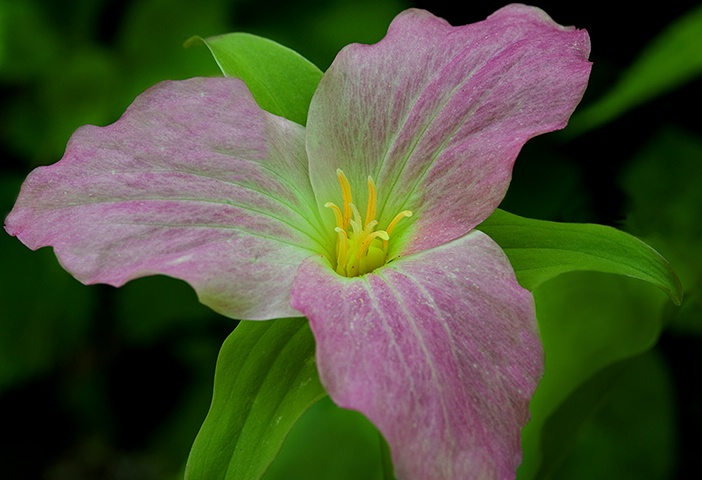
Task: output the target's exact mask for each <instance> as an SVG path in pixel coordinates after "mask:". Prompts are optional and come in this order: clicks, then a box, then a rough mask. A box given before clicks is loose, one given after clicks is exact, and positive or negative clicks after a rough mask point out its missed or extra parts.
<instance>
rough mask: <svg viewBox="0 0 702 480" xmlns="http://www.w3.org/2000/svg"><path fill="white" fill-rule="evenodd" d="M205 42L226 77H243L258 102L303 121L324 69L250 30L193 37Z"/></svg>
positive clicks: (263, 106)
mask: <svg viewBox="0 0 702 480" xmlns="http://www.w3.org/2000/svg"><path fill="white" fill-rule="evenodd" d="M196 42H203V43H204V44H205V45H207V48H209V49H210V52H211V53H212V56H213V57H214V58H215V60H216V62H217V65H219V68H220V69H221V70H222V73H223V74H224V75H225V76H227V77H236V78H240V79H242V80H243V81H244V82H245V83H246V85H247V86H248V87H249V90H251V93H252V94H253V97H254V99H256V102H257V103H258V105H259V106H260V107H261V108H262V109H264V110H267V111H269V112H271V113H274V114H276V115H280V116H282V117H285V118H287V119H289V120H292V121H294V122H297V123H299V124H300V125H304V124H305V123H307V110H308V106H309V104H310V101H311V100H312V95H313V94H314V91H315V90H316V89H317V84H318V83H319V80H320V79H321V78H322V72H321V70H319V69H318V68H317V67H316V66H314V64H312V63H311V62H309V61H308V60H307V59H306V58H304V57H303V56H301V55H299V54H298V53H297V52H295V51H293V50H290V49H289V48H287V47H284V46H282V45H280V44H278V43H276V42H274V41H272V40H268V39H267V38H262V37H257V36H256V35H250V34H247V33H230V34H227V35H220V36H218V37H210V38H206V39H202V38H200V37H193V38H191V39H190V40H189V41H188V42H187V43H186V45H192V44H193V43H196Z"/></svg>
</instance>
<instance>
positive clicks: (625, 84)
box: [568, 5, 702, 135]
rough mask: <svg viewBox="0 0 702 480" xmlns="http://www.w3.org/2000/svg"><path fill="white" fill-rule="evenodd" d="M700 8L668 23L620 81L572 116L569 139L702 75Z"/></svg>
mask: <svg viewBox="0 0 702 480" xmlns="http://www.w3.org/2000/svg"><path fill="white" fill-rule="evenodd" d="M700 45H702V5H698V6H697V7H696V8H694V9H692V10H691V11H690V12H688V13H687V14H686V15H683V16H682V17H680V18H679V19H678V20H677V21H676V22H674V23H671V24H670V25H668V27H667V28H666V29H665V31H663V32H661V33H660V35H658V36H657V37H656V38H654V39H653V41H652V42H651V43H650V44H649V45H648V46H647V47H646V48H644V49H643V50H642V51H641V53H640V54H639V56H638V58H637V59H636V60H635V61H634V62H633V63H632V65H631V66H630V67H629V68H628V69H627V70H626V71H625V72H624V74H623V75H622V76H621V78H620V79H619V81H618V82H617V83H615V84H614V85H613V86H612V88H611V89H610V90H609V91H608V92H607V93H606V94H605V95H603V96H602V97H600V98H599V99H598V100H597V101H596V102H593V103H591V104H590V105H588V106H587V107H586V108H583V109H581V110H579V111H578V112H576V113H575V115H573V118H572V120H571V122H570V123H571V126H570V128H569V130H568V133H569V134H570V135H578V134H581V133H584V132H586V131H588V130H591V129H593V128H597V127H599V126H602V125H605V124H607V123H608V122H611V121H612V120H614V119H616V118H618V117H619V116H620V115H622V114H624V113H626V112H627V111H629V110H631V109H633V108H635V107H637V106H639V105H641V104H643V103H645V102H647V101H650V100H652V99H654V98H655V97H658V96H660V95H663V94H665V93H668V92H670V91H671V90H674V89H675V88H676V87H680V86H682V85H684V84H685V83H687V82H689V81H691V80H693V79H695V78H696V77H698V76H699V75H700V74H702V49H701V48H700V47H699V46H700Z"/></svg>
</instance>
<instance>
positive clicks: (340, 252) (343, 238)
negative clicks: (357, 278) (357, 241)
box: [334, 227, 349, 275]
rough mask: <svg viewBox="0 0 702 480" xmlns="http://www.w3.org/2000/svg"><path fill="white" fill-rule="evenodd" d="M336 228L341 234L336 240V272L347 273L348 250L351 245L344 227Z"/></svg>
mask: <svg viewBox="0 0 702 480" xmlns="http://www.w3.org/2000/svg"><path fill="white" fill-rule="evenodd" d="M334 230H335V231H336V233H338V234H339V236H338V238H337V242H336V252H337V254H336V273H338V274H339V275H346V273H345V268H346V251H347V250H348V247H349V238H348V236H347V235H346V231H345V230H344V229H342V228H339V227H336V228H335V229H334Z"/></svg>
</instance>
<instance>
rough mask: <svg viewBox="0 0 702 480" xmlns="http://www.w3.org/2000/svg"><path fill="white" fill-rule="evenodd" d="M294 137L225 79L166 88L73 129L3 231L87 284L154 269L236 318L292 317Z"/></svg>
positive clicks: (300, 139)
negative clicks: (46, 250) (114, 117)
mask: <svg viewBox="0 0 702 480" xmlns="http://www.w3.org/2000/svg"><path fill="white" fill-rule="evenodd" d="M318 224H319V221H318V218H317V209H316V203H315V200H314V195H313V193H312V190H311V186H310V183H309V177H308V172H307V160H306V154H305V147H304V129H303V128H302V127H300V126H299V125H296V124H294V123H293V122H290V121H287V120H285V119H282V118H279V117H276V116H274V115H271V114H268V113H266V112H264V111H263V110H261V109H260V108H259V107H258V106H257V105H256V103H255V102H254V101H253V99H252V97H251V95H250V93H249V91H248V90H247V88H246V87H245V86H244V84H243V83H242V82H241V81H239V80H235V79H221V78H218V79H214V78H213V79H202V78H201V79H191V80H187V81H183V82H164V83H161V84H159V85H157V86H155V87H153V88H152V89H150V90H148V91H147V92H145V93H144V94H142V95H141V96H139V97H138V98H137V99H136V100H135V101H134V103H133V104H132V105H131V107H130V108H129V109H128V110H127V111H126V112H125V114H124V115H123V116H122V118H120V119H119V120H118V121H117V122H116V123H114V124H112V125H109V126H107V127H95V126H85V127H82V128H80V129H78V130H77V131H76V132H75V134H74V135H73V137H72V138H71V140H70V141H69V144H68V147H67V149H66V153H65V155H64V157H63V159H62V160H61V161H60V162H58V163H57V164H54V165H52V166H49V167H42V168H38V169H36V170H35V171H34V172H32V173H31V174H30V175H29V177H28V178H27V180H26V181H25V184H24V185H23V187H22V190H21V192H20V196H19V199H18V200H17V204H16V206H15V208H14V210H13V211H12V212H11V213H10V215H9V216H8V218H7V220H6V227H5V228H6V229H7V231H8V232H9V233H10V234H11V235H16V236H17V237H19V238H20V240H22V242H24V243H25V244H26V245H27V246H29V247H30V248H32V249H36V248H39V247H42V246H46V245H51V246H53V247H54V249H55V251H56V254H57V256H58V258H59V260H60V262H61V263H62V265H63V266H64V267H65V268H66V269H67V270H68V271H69V272H71V273H73V274H74V275H75V276H76V278H78V279H79V280H81V281H82V282H85V283H97V282H100V283H108V284H111V285H115V286H119V285H122V284H123V283H125V282H126V281H128V280H130V279H133V278H137V277H141V276H145V275H151V274H157V273H162V274H166V275H170V276H173V277H176V278H180V279H183V280H185V281H187V282H188V283H190V284H191V285H192V286H193V287H194V288H195V289H196V291H197V292H198V295H199V297H200V299H201V301H202V302H203V303H205V304H207V305H209V306H210V307H212V308H214V309H215V310H217V311H219V312H221V313H223V314H225V315H229V316H232V317H236V318H248V319H264V318H275V317H283V316H290V315H299V313H297V312H295V311H294V310H293V309H292V308H291V307H290V306H289V291H290V286H291V284H292V280H293V277H294V275H295V271H296V269H297V267H298V265H299V264H300V262H301V261H302V260H303V259H304V258H306V257H307V256H309V255H311V254H312V253H313V252H314V253H318V252H320V251H324V246H322V245H319V244H318V243H316V239H317V238H321V235H320V234H319V233H318V228H319V226H318Z"/></svg>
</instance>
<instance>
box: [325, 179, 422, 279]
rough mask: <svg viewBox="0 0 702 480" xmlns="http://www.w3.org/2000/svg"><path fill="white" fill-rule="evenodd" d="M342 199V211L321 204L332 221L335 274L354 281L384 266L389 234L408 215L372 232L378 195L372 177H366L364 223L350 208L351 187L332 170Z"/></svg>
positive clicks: (351, 207) (404, 212)
mask: <svg viewBox="0 0 702 480" xmlns="http://www.w3.org/2000/svg"><path fill="white" fill-rule="evenodd" d="M336 176H337V178H338V179H339V185H341V193H342V196H343V199H344V204H343V209H342V208H339V207H338V206H337V205H336V204H334V203H332V202H327V203H325V204H324V206H325V207H327V208H331V209H332V211H333V212H334V216H335V217H336V228H334V231H336V233H337V240H336V273H338V274H339V275H343V276H345V277H357V276H359V275H364V274H366V273H370V272H372V271H373V270H375V269H376V268H378V267H382V266H383V265H385V263H386V262H387V255H388V242H389V241H390V234H391V233H392V231H393V229H394V228H395V226H396V225H397V223H398V222H399V221H400V220H402V219H403V218H405V217H411V216H412V212H411V211H409V210H403V211H401V212H400V213H398V214H397V215H395V218H393V219H392V221H391V222H390V223H389V224H388V226H387V227H386V228H385V230H376V227H377V226H378V221H377V220H376V219H375V217H376V207H377V202H378V193H377V190H376V187H375V182H374V181H373V178H372V177H370V176H369V177H368V208H367V209H366V217H365V221H363V220H362V219H361V213H360V212H359V211H358V208H356V205H354V204H353V196H352V194H351V184H349V180H348V179H347V178H346V175H345V174H344V172H343V171H342V170H341V169H337V170H336Z"/></svg>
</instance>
